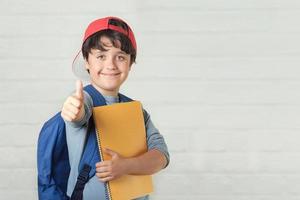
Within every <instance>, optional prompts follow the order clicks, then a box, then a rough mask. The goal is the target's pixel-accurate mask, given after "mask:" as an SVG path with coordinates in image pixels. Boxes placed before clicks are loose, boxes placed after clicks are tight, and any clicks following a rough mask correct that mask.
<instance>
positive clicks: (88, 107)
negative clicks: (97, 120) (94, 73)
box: [65, 91, 93, 128]
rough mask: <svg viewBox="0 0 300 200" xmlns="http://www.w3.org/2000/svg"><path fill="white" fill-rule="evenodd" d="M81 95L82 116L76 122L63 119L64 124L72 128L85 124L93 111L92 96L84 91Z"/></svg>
mask: <svg viewBox="0 0 300 200" xmlns="http://www.w3.org/2000/svg"><path fill="white" fill-rule="evenodd" d="M83 95H84V111H85V114H84V116H83V118H82V119H81V120H79V121H76V122H69V121H65V123H66V124H68V125H70V126H72V127H74V128H79V127H82V126H84V125H86V124H87V122H88V121H89V119H90V117H91V116H92V113H93V100H92V97H91V96H90V95H89V94H88V93H87V92H85V91H83Z"/></svg>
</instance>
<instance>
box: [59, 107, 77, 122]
mask: <svg viewBox="0 0 300 200" xmlns="http://www.w3.org/2000/svg"><path fill="white" fill-rule="evenodd" d="M62 113H63V115H64V116H66V117H68V118H69V119H70V121H73V120H74V119H75V118H76V115H75V114H74V113H72V112H70V111H68V110H66V109H64V110H63V111H62Z"/></svg>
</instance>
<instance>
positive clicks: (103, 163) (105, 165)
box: [96, 160, 111, 168]
mask: <svg viewBox="0 0 300 200" xmlns="http://www.w3.org/2000/svg"><path fill="white" fill-rule="evenodd" d="M109 165H111V161H110V160H106V161H102V162H97V163H96V168H98V167H107V166H109Z"/></svg>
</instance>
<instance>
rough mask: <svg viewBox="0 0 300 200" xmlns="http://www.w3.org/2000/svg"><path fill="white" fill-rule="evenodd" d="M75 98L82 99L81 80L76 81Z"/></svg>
mask: <svg viewBox="0 0 300 200" xmlns="http://www.w3.org/2000/svg"><path fill="white" fill-rule="evenodd" d="M76 96H77V97H78V98H79V99H83V85H82V81H81V80H77V81H76Z"/></svg>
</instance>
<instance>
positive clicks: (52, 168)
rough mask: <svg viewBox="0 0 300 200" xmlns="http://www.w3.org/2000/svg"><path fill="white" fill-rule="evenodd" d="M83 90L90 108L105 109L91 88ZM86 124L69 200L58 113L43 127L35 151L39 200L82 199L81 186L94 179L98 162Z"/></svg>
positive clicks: (63, 135)
mask: <svg viewBox="0 0 300 200" xmlns="http://www.w3.org/2000/svg"><path fill="white" fill-rule="evenodd" d="M84 90H85V91H86V92H88V94H89V95H90V96H91V97H92V100H93V106H94V107H96V106H103V105H106V102H105V99H104V97H103V96H102V95H101V93H99V92H98V91H97V90H96V89H95V88H94V87H93V86H92V85H87V86H86V87H84ZM119 98H120V102H129V101H132V99H130V98H128V97H126V96H125V95H122V94H119ZM88 123H89V126H88V131H87V134H88V135H87V137H86V145H85V148H84V151H83V154H82V157H81V160H80V164H79V167H78V169H79V175H78V177H77V182H76V185H75V188H74V191H73V193H72V196H71V197H68V196H67V184H68V178H69V174H70V163H69V155H68V146H67V141H66V129H65V123H64V120H63V119H62V117H61V115H60V112H59V113H57V114H56V115H55V116H54V117H52V118H51V119H49V120H48V121H47V122H46V123H45V124H44V125H43V127H42V129H41V131H40V134H39V138H38V148H37V168H38V195H39V199H40V200H69V199H71V200H81V199H82V195H83V190H84V186H85V184H86V183H87V182H88V180H89V179H90V178H91V177H93V176H94V175H95V164H96V163H97V162H99V161H100V156H99V152H98V147H97V140H96V133H95V127H94V123H93V117H91V118H90V120H89V122H88ZM106 193H107V192H106Z"/></svg>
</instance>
